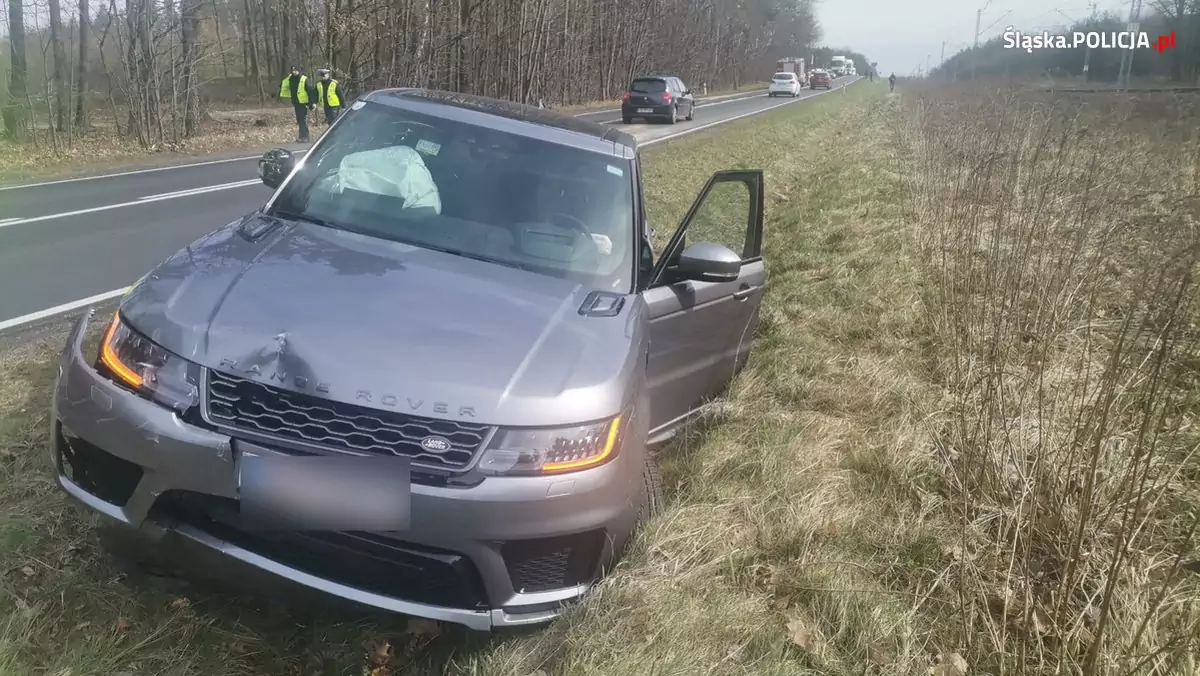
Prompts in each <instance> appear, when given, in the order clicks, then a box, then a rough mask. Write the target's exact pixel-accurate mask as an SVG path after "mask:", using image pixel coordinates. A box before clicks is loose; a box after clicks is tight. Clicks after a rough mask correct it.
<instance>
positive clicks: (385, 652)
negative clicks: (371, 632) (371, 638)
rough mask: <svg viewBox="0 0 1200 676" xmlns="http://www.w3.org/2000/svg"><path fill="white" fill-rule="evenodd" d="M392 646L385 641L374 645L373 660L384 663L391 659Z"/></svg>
mask: <svg viewBox="0 0 1200 676" xmlns="http://www.w3.org/2000/svg"><path fill="white" fill-rule="evenodd" d="M392 652H393V651H392V644H391V642H389V641H388V640H387V639H384V640H382V641H380V642H379V643H377V644H375V659H376V660H377V661H380V662H386V661H388V660H389V659H391V657H392Z"/></svg>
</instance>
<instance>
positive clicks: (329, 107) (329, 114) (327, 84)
mask: <svg viewBox="0 0 1200 676" xmlns="http://www.w3.org/2000/svg"><path fill="white" fill-rule="evenodd" d="M338 94H339V92H338V81H337V80H335V79H333V74H332V73H330V72H329V69H328V68H322V69H320V70H318V71H317V103H320V104H321V106H323V107H324V108H325V124H333V121H334V120H336V119H337V116H338V113H340V112H341V110H342V99H341V97H340V96H339V95H338Z"/></svg>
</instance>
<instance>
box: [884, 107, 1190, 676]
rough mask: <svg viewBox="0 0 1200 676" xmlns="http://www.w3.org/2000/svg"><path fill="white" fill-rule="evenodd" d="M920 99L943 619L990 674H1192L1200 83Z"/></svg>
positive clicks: (913, 128) (915, 122)
mask: <svg viewBox="0 0 1200 676" xmlns="http://www.w3.org/2000/svg"><path fill="white" fill-rule="evenodd" d="M906 107H907V108H908V112H909V115H910V119H911V120H912V123H911V125H910V127H909V128H908V129H907V130H906V131H907V134H906V138H905V142H906V144H908V145H909V146H910V147H912V148H913V151H914V153H915V157H916V161H917V162H918V163H919V165H920V171H919V172H917V173H916V174H915V176H914V180H913V181H912V182H911V184H910V189H911V197H912V217H913V219H914V220H915V221H916V222H919V223H921V224H922V225H921V229H920V232H921V235H922V238H921V241H920V245H921V247H920V250H921V254H922V262H923V264H924V267H925V270H926V272H927V275H928V277H927V281H926V284H925V301H926V307H927V309H928V320H929V328H930V331H931V333H932V338H933V340H934V341H935V342H934V345H935V349H934V351H933V353H932V354H931V366H932V367H933V368H932V370H933V372H934V373H935V374H936V376H937V378H938V383H939V384H940V385H941V386H942V387H943V388H944V390H945V396H944V398H943V401H942V405H941V410H940V411H939V412H938V413H939V415H938V422H937V424H936V427H935V429H936V437H935V444H936V450H937V459H938V463H939V473H940V474H941V475H942V478H941V483H942V496H941V498H942V499H943V500H944V509H945V510H947V512H948V515H949V516H951V517H952V518H953V520H954V522H955V532H954V537H953V539H952V540H947V541H946V543H945V545H947V546H949V551H948V552H947V554H948V555H949V557H950V559H951V561H950V563H949V565H948V568H947V570H946V574H945V575H944V580H945V581H944V583H943V584H944V585H945V586H946V591H947V592H950V594H951V595H952V596H956V597H957V602H958V605H959V608H958V612H957V613H956V616H955V617H954V618H953V620H952V622H951V626H950V627H948V629H950V630H952V631H953V632H954V633H955V634H957V635H958V636H959V637H960V639H959V640H960V642H961V643H962V644H963V645H964V646H966V649H967V652H968V653H969V654H970V655H971V656H972V657H973V658H974V659H973V662H974V663H975V665H976V666H978V667H979V668H980V669H982V670H984V671H985V672H987V673H1011V674H1035V673H1045V674H1050V673H1083V674H1098V673H1133V674H1143V673H1154V674H1167V673H1173V674H1191V673H1196V670H1197V668H1198V667H1197V664H1196V654H1197V653H1196V650H1197V645H1198V644H1197V640H1198V637H1200V634H1198V633H1197V632H1198V629H1200V603H1198V602H1197V596H1196V595H1197V592H1198V591H1200V585H1198V584H1197V582H1198V581H1200V578H1197V576H1196V575H1195V574H1193V573H1190V572H1188V571H1187V570H1186V566H1187V564H1188V562H1189V561H1194V560H1195V559H1196V558H1197V556H1196V553H1195V552H1196V537H1195V535H1196V533H1195V531H1196V525H1197V518H1200V489H1198V487H1197V485H1196V481H1197V480H1198V479H1200V462H1198V460H1197V451H1198V450H1200V449H1198V445H1200V430H1198V429H1197V427H1196V425H1197V416H1198V415H1200V378H1198V376H1200V331H1198V329H1197V320H1198V319H1200V291H1198V290H1197V286H1196V279H1195V276H1196V274H1197V273H1198V272H1200V226H1198V224H1197V206H1198V205H1200V183H1198V182H1197V180H1198V178H1200V177H1198V176H1197V173H1196V169H1197V167H1198V164H1197V161H1198V159H1200V154H1198V152H1200V146H1198V144H1197V136H1196V128H1197V127H1196V122H1197V117H1196V111H1195V110H1194V108H1193V104H1192V103H1191V100H1190V99H1171V98H1165V97H1164V98H1151V97H1143V98H1134V99H1128V98H1126V97H1122V96H1121V95H1113V96H1111V97H1094V98H1091V99H1086V100H1084V99H1075V100H1069V99H1052V98H1049V97H1041V96H1038V95H1036V94H1028V93H1025V94H1017V93H1013V92H1004V91H1001V92H994V91H993V92H981V91H975V92H970V91H952V90H932V89H931V90H919V91H917V92H915V93H913V94H911V96H910V97H909V100H908V102H907V106H906ZM1192 565H1193V566H1194V564H1192Z"/></svg>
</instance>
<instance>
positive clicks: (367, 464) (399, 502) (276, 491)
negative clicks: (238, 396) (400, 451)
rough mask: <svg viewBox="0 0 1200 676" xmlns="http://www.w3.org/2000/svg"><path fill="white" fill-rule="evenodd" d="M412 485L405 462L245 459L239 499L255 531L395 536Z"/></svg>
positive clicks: (405, 522)
mask: <svg viewBox="0 0 1200 676" xmlns="http://www.w3.org/2000/svg"><path fill="white" fill-rule="evenodd" d="M410 485H411V480H410V478H409V462H408V458H401V457H372V458H363V457H352V458H351V457H344V456H342V457H331V456H289V455H276V454H273V453H269V452H268V453H262V454H257V453H243V454H242V456H241V466H240V486H239V496H238V497H239V499H240V503H241V510H240V511H241V516H242V518H243V523H244V524H245V525H246V526H248V527H249V528H251V529H255V530H324V531H332V530H353V531H397V530H406V529H407V528H408V527H409V508H410V502H411V494H410Z"/></svg>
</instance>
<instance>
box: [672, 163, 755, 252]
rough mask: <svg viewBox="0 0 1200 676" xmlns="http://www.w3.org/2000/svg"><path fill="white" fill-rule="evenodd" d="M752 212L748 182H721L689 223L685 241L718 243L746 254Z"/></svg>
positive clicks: (715, 186)
mask: <svg viewBox="0 0 1200 676" xmlns="http://www.w3.org/2000/svg"><path fill="white" fill-rule="evenodd" d="M748 213H750V189H749V188H748V187H747V185H746V184H745V183H743V182H741V181H724V182H721V183H717V184H716V185H714V186H713V188H712V190H711V191H710V192H709V193H708V195H707V196H706V197H705V199H704V202H703V203H702V204H701V205H700V209H699V210H698V211H696V213H695V214H693V216H692V220H691V221H690V222H689V223H688V228H687V234H686V235H685V240H684V241H685V244H694V243H696V242H714V243H716V244H723V245H725V246H726V247H728V248H729V250H730V251H732V252H734V253H736V254H738V255H743V256H744V255H745V251H746V248H747V238H748V233H749V228H748V223H747V221H746V214H748Z"/></svg>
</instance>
